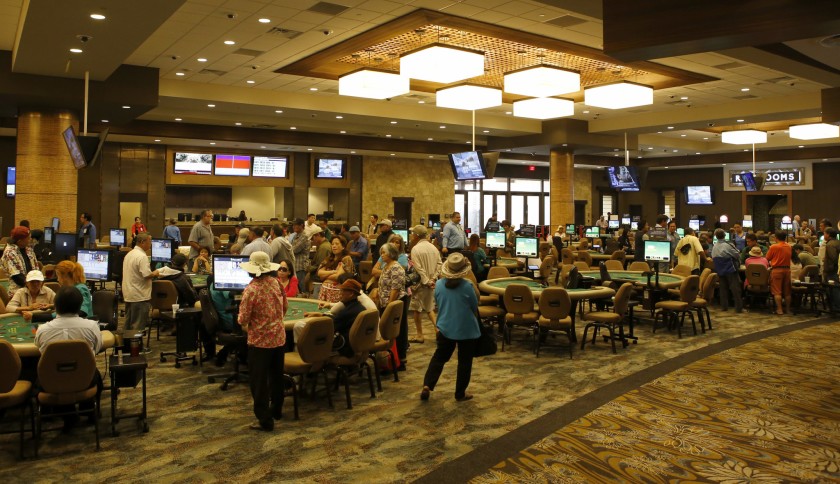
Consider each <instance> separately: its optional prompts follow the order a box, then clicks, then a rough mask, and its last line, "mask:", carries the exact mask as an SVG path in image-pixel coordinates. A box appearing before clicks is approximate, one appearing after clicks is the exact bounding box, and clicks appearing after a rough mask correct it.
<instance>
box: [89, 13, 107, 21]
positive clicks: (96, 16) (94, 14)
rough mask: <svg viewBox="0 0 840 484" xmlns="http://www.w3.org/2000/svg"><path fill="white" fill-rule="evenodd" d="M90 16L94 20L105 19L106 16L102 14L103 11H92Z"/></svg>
mask: <svg viewBox="0 0 840 484" xmlns="http://www.w3.org/2000/svg"><path fill="white" fill-rule="evenodd" d="M90 18H92V19H94V20H105V16H104V15H102V14H101V13H92V14H90Z"/></svg>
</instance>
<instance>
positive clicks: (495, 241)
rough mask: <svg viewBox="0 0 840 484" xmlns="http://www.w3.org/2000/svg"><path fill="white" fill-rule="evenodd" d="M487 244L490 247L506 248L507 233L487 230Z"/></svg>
mask: <svg viewBox="0 0 840 484" xmlns="http://www.w3.org/2000/svg"><path fill="white" fill-rule="evenodd" d="M485 245H486V246H487V248H488V249H504V248H505V233H504V232H487V235H486V238H485Z"/></svg>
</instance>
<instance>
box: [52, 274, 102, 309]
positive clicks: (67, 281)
mask: <svg viewBox="0 0 840 484" xmlns="http://www.w3.org/2000/svg"><path fill="white" fill-rule="evenodd" d="M55 277H56V279H57V280H58V285H59V286H74V287H75V288H76V289H78V290H79V292H81V293H82V309H81V311H82V312H83V313H84V314H83V315H82V317H83V318H91V317H93V296H91V294H90V289H88V287H87V284H85V269H84V268H83V267H82V265H81V264H79V263H78V262H73V261H69V260H63V261H61V262H59V263H58V264H56V266H55Z"/></svg>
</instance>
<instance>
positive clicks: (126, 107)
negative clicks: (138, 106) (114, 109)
mask: <svg viewBox="0 0 840 484" xmlns="http://www.w3.org/2000/svg"><path fill="white" fill-rule="evenodd" d="M123 109H131V106H123Z"/></svg>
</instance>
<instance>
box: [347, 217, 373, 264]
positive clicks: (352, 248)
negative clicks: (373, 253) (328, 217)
mask: <svg viewBox="0 0 840 484" xmlns="http://www.w3.org/2000/svg"><path fill="white" fill-rule="evenodd" d="M347 251H348V252H349V253H350V258H351V259H353V264H355V265H356V274H358V273H359V262H361V261H363V260H367V258H368V254H369V253H370V244H369V243H368V240H367V237H364V236H363V235H362V233H361V231H360V230H359V227H357V226H355V225H354V226H352V227H350V243H349V244H348V245H347Z"/></svg>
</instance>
